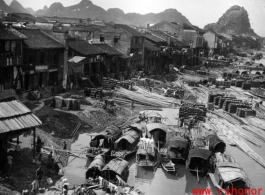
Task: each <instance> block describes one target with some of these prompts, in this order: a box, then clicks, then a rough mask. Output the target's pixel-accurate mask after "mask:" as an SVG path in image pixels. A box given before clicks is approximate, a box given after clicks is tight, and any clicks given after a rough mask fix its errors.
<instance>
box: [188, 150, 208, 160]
mask: <svg viewBox="0 0 265 195" xmlns="http://www.w3.org/2000/svg"><path fill="white" fill-rule="evenodd" d="M211 154H212V152H211V151H210V150H205V149H200V148H195V149H191V150H190V151H189V158H194V157H197V158H203V159H205V160H208V159H209V157H210V156H211Z"/></svg>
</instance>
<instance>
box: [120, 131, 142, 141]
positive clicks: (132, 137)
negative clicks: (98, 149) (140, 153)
mask: <svg viewBox="0 0 265 195" xmlns="http://www.w3.org/2000/svg"><path fill="white" fill-rule="evenodd" d="M139 137H140V135H139V133H138V132H137V131H135V130H129V131H126V132H125V133H124V134H123V136H121V137H120V138H119V139H118V140H116V141H115V143H119V142H120V141H121V140H123V139H125V140H127V141H128V142H129V143H131V144H132V143H134V142H135V141H137V140H138V139H139Z"/></svg>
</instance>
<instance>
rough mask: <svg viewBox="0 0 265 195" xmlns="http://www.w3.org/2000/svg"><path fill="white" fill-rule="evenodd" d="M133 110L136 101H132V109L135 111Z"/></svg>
mask: <svg viewBox="0 0 265 195" xmlns="http://www.w3.org/2000/svg"><path fill="white" fill-rule="evenodd" d="M133 108H134V101H133V100H132V102H131V109H132V110H133Z"/></svg>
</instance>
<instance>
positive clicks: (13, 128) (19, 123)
mask: <svg viewBox="0 0 265 195" xmlns="http://www.w3.org/2000/svg"><path fill="white" fill-rule="evenodd" d="M11 96H12V95H10V96H9V95H8V94H2V92H0V156H1V158H0V171H5V170H4V169H3V170H2V168H4V167H5V166H4V165H5V160H6V157H7V150H8V147H9V144H8V140H10V139H13V138H17V144H19V136H20V135H22V134H23V133H26V132H31V131H33V158H35V140H36V134H35V128H36V127H38V126H41V125H42V122H41V120H40V119H39V118H38V117H37V116H36V115H35V114H33V113H32V111H31V110H30V109H28V108H27V107H26V106H25V105H24V104H23V103H21V102H20V101H18V100H15V99H13V100H11V99H12V97H11ZM2 98H3V99H2ZM10 98H11V99H10Z"/></svg>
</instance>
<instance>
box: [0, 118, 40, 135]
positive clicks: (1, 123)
mask: <svg viewBox="0 0 265 195" xmlns="http://www.w3.org/2000/svg"><path fill="white" fill-rule="evenodd" d="M41 124H42V122H41V121H40V120H39V119H38V118H37V117H36V116H35V115H34V114H26V115H22V116H17V117H14V118H9V119H5V120H0V133H6V132H9V131H15V130H20V129H26V128H31V127H36V126H39V125H41Z"/></svg>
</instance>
